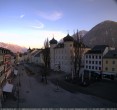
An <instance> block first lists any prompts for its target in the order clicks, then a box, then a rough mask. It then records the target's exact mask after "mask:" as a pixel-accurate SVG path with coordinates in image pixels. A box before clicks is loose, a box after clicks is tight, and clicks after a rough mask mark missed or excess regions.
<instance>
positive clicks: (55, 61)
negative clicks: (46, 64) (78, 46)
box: [50, 34, 87, 73]
mask: <svg viewBox="0 0 117 110" xmlns="http://www.w3.org/2000/svg"><path fill="white" fill-rule="evenodd" d="M86 49H87V48H84V50H83V54H84V52H86ZM83 54H82V58H84V57H83ZM74 56H75V46H74V39H73V37H71V36H70V35H69V34H68V35H67V36H66V37H64V38H63V42H62V43H58V42H57V40H55V39H54V38H53V39H52V40H50V67H51V69H53V70H55V71H59V70H60V71H64V72H66V73H72V72H73V69H74ZM82 60H83V59H82ZM82 62H84V61H82Z"/></svg>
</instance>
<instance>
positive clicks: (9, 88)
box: [3, 82, 13, 92]
mask: <svg viewBox="0 0 117 110" xmlns="http://www.w3.org/2000/svg"><path fill="white" fill-rule="evenodd" d="M12 90H13V84H9V83H8V82H7V83H6V84H5V85H4V87H3V91H4V92H12Z"/></svg>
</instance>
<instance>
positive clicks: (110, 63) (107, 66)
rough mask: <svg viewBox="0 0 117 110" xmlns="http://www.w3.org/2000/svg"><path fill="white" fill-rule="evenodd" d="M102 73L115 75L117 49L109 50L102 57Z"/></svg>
mask: <svg viewBox="0 0 117 110" xmlns="http://www.w3.org/2000/svg"><path fill="white" fill-rule="evenodd" d="M103 73H108V74H115V75H117V50H111V51H109V52H108V53H107V54H106V55H105V56H104V57H103Z"/></svg>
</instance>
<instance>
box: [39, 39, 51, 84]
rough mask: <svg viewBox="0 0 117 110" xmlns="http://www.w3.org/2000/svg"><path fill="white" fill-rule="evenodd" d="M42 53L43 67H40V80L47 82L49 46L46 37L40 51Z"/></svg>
mask: <svg viewBox="0 0 117 110" xmlns="http://www.w3.org/2000/svg"><path fill="white" fill-rule="evenodd" d="M42 54H43V61H44V67H42V71H41V72H42V81H44V79H45V81H46V83H47V74H48V69H49V68H50V48H49V41H48V38H47V40H45V42H44V49H43V51H42Z"/></svg>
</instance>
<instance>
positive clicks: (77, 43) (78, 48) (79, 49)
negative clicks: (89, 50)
mask: <svg viewBox="0 0 117 110" xmlns="http://www.w3.org/2000/svg"><path fill="white" fill-rule="evenodd" d="M75 35H76V37H77V39H76V40H74V60H73V63H74V65H73V66H74V73H75V75H76V76H79V72H80V69H81V66H82V56H83V54H84V47H85V46H84V44H83V42H82V40H81V38H80V36H79V35H78V30H77V33H76V34H75Z"/></svg>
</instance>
